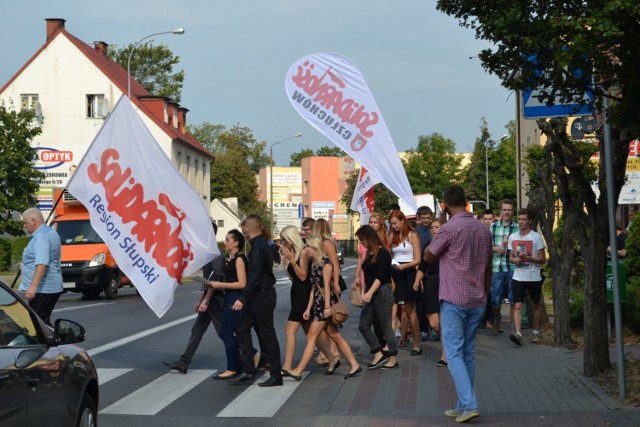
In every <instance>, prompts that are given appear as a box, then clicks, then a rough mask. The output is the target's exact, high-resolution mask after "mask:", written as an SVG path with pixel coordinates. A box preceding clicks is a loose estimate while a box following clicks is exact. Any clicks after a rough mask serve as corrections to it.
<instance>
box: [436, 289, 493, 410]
mask: <svg viewBox="0 0 640 427" xmlns="http://www.w3.org/2000/svg"><path fill="white" fill-rule="evenodd" d="M484 310H485V306H484V305H479V306H476V307H462V306H459V305H455V304H451V303H450V302H447V301H442V305H441V308H440V316H441V319H442V322H441V324H442V335H443V336H442V340H443V345H444V351H445V354H446V355H447V362H448V366H449V371H450V372H451V377H452V378H453V383H454V384H455V386H456V392H457V393H458V404H457V409H460V410H463V411H470V410H473V409H478V400H477V399H476V393H475V392H474V390H473V381H474V377H475V372H476V355H475V345H476V328H477V327H478V324H479V323H480V320H482V316H483V315H484Z"/></svg>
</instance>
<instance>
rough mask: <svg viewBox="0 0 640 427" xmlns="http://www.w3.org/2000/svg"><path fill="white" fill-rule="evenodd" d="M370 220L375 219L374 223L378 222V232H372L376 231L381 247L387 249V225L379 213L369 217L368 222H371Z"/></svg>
mask: <svg viewBox="0 0 640 427" xmlns="http://www.w3.org/2000/svg"><path fill="white" fill-rule="evenodd" d="M371 218H375V219H376V221H378V224H380V230H378V231H376V230H373V231H376V232H377V233H378V237H379V238H380V241H381V242H382V246H384V247H385V248H387V247H389V229H388V228H387V224H386V223H385V222H384V217H383V216H382V215H380V214H379V213H374V214H371V217H370V218H369V220H371ZM365 225H366V224H365ZM372 228H373V227H372Z"/></svg>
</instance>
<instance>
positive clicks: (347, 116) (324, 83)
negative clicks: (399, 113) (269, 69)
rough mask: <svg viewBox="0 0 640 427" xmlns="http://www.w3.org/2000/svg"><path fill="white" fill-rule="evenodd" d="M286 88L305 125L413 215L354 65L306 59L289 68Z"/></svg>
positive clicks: (392, 150) (390, 145)
mask: <svg viewBox="0 0 640 427" xmlns="http://www.w3.org/2000/svg"><path fill="white" fill-rule="evenodd" d="M285 88H286V91H287V96H288V97H289V101H290V102H291V105H293V108H295V109H296V111H297V112H298V113H299V114H300V115H301V116H302V117H303V118H304V119H305V120H306V121H308V122H309V123H310V124H311V125H312V126H313V127H315V128H316V129H318V130H319V131H320V132H321V133H322V134H323V135H324V136H326V137H327V138H329V139H330V140H331V141H333V143H334V144H336V145H337V146H338V147H340V148H341V149H342V150H344V152H346V153H347V154H349V155H350V156H351V157H353V158H354V159H355V160H356V161H357V162H359V163H360V164H361V165H362V166H363V167H365V168H367V170H368V171H369V173H370V174H371V175H372V176H374V177H375V178H377V179H378V180H379V182H381V183H383V184H384V185H385V186H387V188H389V190H391V191H393V192H394V193H395V194H396V195H397V196H398V197H399V198H400V199H402V200H403V201H404V202H405V203H406V204H408V205H409V206H410V207H411V208H412V210H413V212H415V211H416V210H417V206H416V203H415V200H414V199H413V193H412V191H411V186H410V185H409V180H408V179H407V174H406V173H405V171H404V167H403V165H402V161H401V160H400V156H399V155H398V151H397V149H396V146H395V144H394V142H393V139H392V138H391V135H390V134H389V130H388V129H387V125H386V124H385V122H384V119H383V118H382V113H381V112H380V109H379V108H378V105H377V104H376V101H375V99H374V98H373V96H372V95H371V91H370V90H369V87H368V86H367V83H366V82H365V80H364V78H363V76H362V73H361V72H360V70H359V69H358V67H357V66H356V65H355V64H354V63H352V62H351V61H349V59H347V58H345V57H344V56H342V55H339V54H337V53H331V52H320V53H314V54H312V55H308V56H305V57H303V58H301V59H299V60H298V61H296V62H295V63H294V64H293V65H292V66H291V68H289V71H288V72H287V76H286V79H285Z"/></svg>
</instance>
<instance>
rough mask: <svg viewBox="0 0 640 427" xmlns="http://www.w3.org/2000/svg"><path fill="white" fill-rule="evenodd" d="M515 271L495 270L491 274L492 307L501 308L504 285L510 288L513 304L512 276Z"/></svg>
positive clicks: (510, 300)
mask: <svg viewBox="0 0 640 427" xmlns="http://www.w3.org/2000/svg"><path fill="white" fill-rule="evenodd" d="M512 277H513V271H494V272H493V274H492V275H491V307H493V308H500V306H501V305H502V294H503V292H504V287H505V286H508V289H509V302H510V303H512V304H513V293H512V292H511V278H512Z"/></svg>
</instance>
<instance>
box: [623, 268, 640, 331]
mask: <svg viewBox="0 0 640 427" xmlns="http://www.w3.org/2000/svg"><path fill="white" fill-rule="evenodd" d="M622 321H623V323H624V327H625V328H627V329H629V330H630V331H631V332H633V333H634V334H638V333H640V277H634V278H632V279H630V280H628V281H627V302H626V303H624V304H622Z"/></svg>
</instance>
